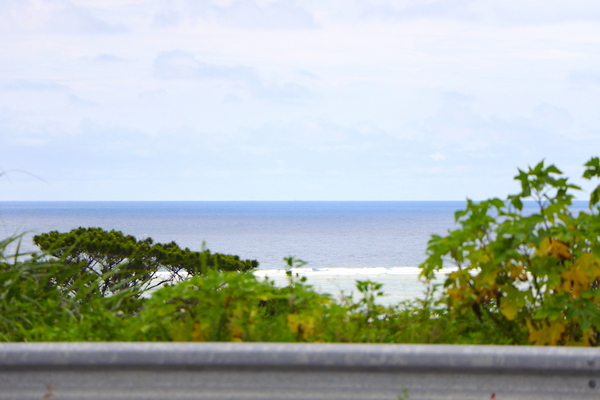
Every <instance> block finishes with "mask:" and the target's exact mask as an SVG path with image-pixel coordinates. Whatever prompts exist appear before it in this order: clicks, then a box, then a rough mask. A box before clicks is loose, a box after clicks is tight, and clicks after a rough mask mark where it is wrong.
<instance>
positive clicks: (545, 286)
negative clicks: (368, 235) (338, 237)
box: [421, 158, 600, 345]
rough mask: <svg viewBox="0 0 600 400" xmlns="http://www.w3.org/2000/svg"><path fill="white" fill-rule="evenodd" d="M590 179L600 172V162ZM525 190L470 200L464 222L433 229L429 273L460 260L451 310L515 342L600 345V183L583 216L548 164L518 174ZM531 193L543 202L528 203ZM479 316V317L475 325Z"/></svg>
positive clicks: (449, 284)
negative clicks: (442, 232) (439, 232)
mask: <svg viewBox="0 0 600 400" xmlns="http://www.w3.org/2000/svg"><path fill="white" fill-rule="evenodd" d="M585 167H586V169H585V172H584V174H583V177H584V178H586V179H592V178H594V177H599V176H600V160H599V159H598V158H592V159H591V160H590V161H589V162H588V163H587V164H585ZM515 179H516V180H518V181H519V182H520V184H521V192H520V193H518V194H516V195H512V196H508V198H506V199H498V198H495V199H490V200H487V201H483V202H479V203H475V202H473V201H468V202H467V207H466V209H465V210H463V211H458V212H457V213H456V221H457V223H458V224H459V225H460V227H459V228H458V229H456V230H454V231H451V232H449V233H448V235H447V236H444V237H441V236H434V237H433V238H432V239H431V241H430V242H429V248H428V258H427V260H426V261H425V262H424V263H423V265H422V266H421V267H422V269H423V270H422V275H423V277H425V278H428V279H431V278H433V276H434V273H435V271H438V270H440V269H441V268H443V267H445V266H448V264H451V265H453V266H454V267H456V268H457V270H456V271H455V272H452V273H451V274H450V275H449V276H448V279H447V280H446V282H445V284H444V292H443V296H442V301H443V303H445V306H446V308H445V310H446V311H447V312H448V313H449V314H450V315H451V316H455V317H456V318H464V317H465V316H466V318H471V317H475V318H476V321H477V322H479V323H482V324H483V323H485V324H490V323H491V324H493V325H495V326H496V329H497V334H498V335H501V336H503V337H505V338H509V339H510V341H511V342H513V343H526V342H530V343H533V344H539V345H597V344H598V339H599V335H600V308H599V306H600V291H599V288H598V284H599V282H600V241H599V238H600V217H599V215H598V211H599V209H598V206H597V203H598V201H599V196H600V186H599V187H597V188H596V189H595V190H593V191H592V194H591V196H590V201H589V207H588V208H589V212H580V213H578V214H577V215H575V214H574V213H573V212H572V211H571V209H572V207H571V206H572V201H573V199H574V195H573V192H575V191H579V190H580V188H579V187H577V186H576V185H573V184H571V183H569V181H568V179H567V178H565V177H564V176H562V173H561V171H560V170H559V169H558V168H556V167H555V166H553V165H550V166H545V165H544V162H541V163H539V164H537V165H536V166H535V167H534V168H529V169H528V170H527V171H521V170H519V174H518V175H517V176H516V177H515ZM528 200H529V201H533V202H534V203H535V206H536V209H535V210H533V211H532V210H529V209H527V208H524V207H523V204H524V202H525V201H528ZM473 326H477V324H475V325H473V324H471V329H472V328H473Z"/></svg>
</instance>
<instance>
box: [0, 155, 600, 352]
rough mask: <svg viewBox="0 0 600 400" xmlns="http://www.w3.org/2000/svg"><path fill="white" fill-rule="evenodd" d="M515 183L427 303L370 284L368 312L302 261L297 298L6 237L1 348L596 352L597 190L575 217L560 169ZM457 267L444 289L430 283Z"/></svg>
mask: <svg viewBox="0 0 600 400" xmlns="http://www.w3.org/2000/svg"><path fill="white" fill-rule="evenodd" d="M585 168H586V169H585V171H584V174H583V177H584V178H585V179H595V178H599V177H600V160H599V159H598V158H592V159H591V160H590V161H589V162H588V163H586V164H585ZM515 179H516V180H517V181H518V182H519V183H520V185H521V191H520V193H518V194H515V195H511V196H508V197H507V198H506V199H498V198H493V199H489V200H486V201H482V202H474V201H471V200H468V201H467V204H466V208H465V209H464V210H461V211H457V212H456V214H455V218H456V222H457V224H458V226H459V227H458V228H457V229H455V230H452V231H449V232H448V234H447V235H445V236H432V238H431V240H430V241H429V246H428V250H427V252H428V254H427V259H426V260H425V262H424V263H423V264H422V265H421V269H422V271H421V276H422V278H423V279H425V280H426V281H428V282H429V283H430V284H429V285H428V289H427V292H426V293H425V296H424V298H423V299H417V300H413V301H407V302H404V303H401V304H399V305H396V306H387V307H386V306H382V305H380V304H379V299H380V298H381V297H382V296H383V295H384V294H383V285H382V284H380V283H376V282H371V281H358V282H357V283H356V285H357V292H358V297H357V299H354V297H353V296H349V297H343V298H341V300H338V301H336V300H334V299H333V298H332V297H331V296H329V295H327V294H321V293H318V292H316V291H315V290H314V289H313V288H312V287H311V286H310V285H308V284H307V282H306V278H303V277H300V276H299V274H298V273H297V272H296V271H295V268H298V267H302V266H303V265H305V264H306V263H305V262H304V261H302V260H299V259H296V258H294V257H287V258H285V259H284V261H285V267H286V269H287V271H286V273H287V276H288V284H287V286H285V287H277V286H275V284H274V283H273V282H272V281H269V280H267V279H265V280H258V279H257V278H256V277H255V276H254V275H253V274H251V273H250V272H249V271H251V270H252V269H254V268H256V266H257V265H258V263H257V262H256V261H248V260H245V261H242V260H240V259H239V257H237V256H226V255H221V254H211V253H210V252H209V251H208V250H203V251H201V252H193V251H190V250H189V249H181V248H180V247H179V246H177V245H176V244H175V243H173V242H171V243H168V244H160V243H156V244H155V243H154V242H153V241H152V239H144V240H137V239H136V238H134V237H133V236H126V235H123V234H122V233H121V232H117V231H110V232H106V231H103V230H102V229H99V228H79V229H76V230H73V231H71V232H68V233H58V232H49V233H46V234H42V235H38V236H36V237H35V238H34V240H35V243H36V244H38V245H39V246H40V248H41V249H42V251H43V252H44V253H43V254H41V255H40V254H35V253H31V254H21V253H19V250H18V249H19V243H20V240H21V239H20V238H19V237H14V238H8V239H6V240H4V241H2V242H0V340H2V341H93V340H96V341H100V340H102V341H132V340H137V341H277V342H363V343H455V344H529V343H533V344H538V345H598V342H599V339H600V288H599V283H600V240H599V239H600V216H599V206H598V203H600V186H599V187H597V188H596V189H595V190H593V191H592V193H591V195H590V201H589V212H580V213H578V214H577V215H575V213H573V212H572V211H571V208H572V207H571V206H572V202H573V199H574V195H573V193H574V192H576V191H579V190H580V189H579V188H578V187H577V186H575V185H573V184H571V183H570V182H569V181H568V180H567V179H566V178H565V177H563V176H562V172H561V171H560V170H559V169H558V168H556V167H555V166H553V165H550V166H546V165H545V164H544V162H541V163H539V164H537V165H536V166H535V167H533V168H529V169H528V170H526V171H521V170H519V173H518V175H517V176H516V177H515ZM531 202H533V203H531ZM530 203H531V204H535V209H533V210H532V209H531V208H530V207H528V205H529V204H530ZM15 246H16V248H17V250H16V252H13V253H14V254H11V255H10V256H8V255H7V254H9V251H8V248H9V247H15ZM448 266H453V267H454V270H453V272H451V273H450V274H449V275H448V276H447V279H446V280H445V282H444V284H443V285H434V284H431V282H432V281H433V279H434V278H435V274H436V273H439V271H440V270H442V269H444V268H445V267H448ZM161 284H162V287H161V288H159V289H157V290H154V291H150V290H149V289H151V288H153V287H155V286H156V285H161Z"/></svg>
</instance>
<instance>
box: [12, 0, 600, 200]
mask: <svg viewBox="0 0 600 400" xmlns="http://www.w3.org/2000/svg"><path fill="white" fill-rule="evenodd" d="M599 150H600V6H599V5H598V2H597V0H570V1H568V2H567V1H564V0H528V1H523V0H368V1H367V0H344V1H341V0H70V1H69V0H2V1H0V170H1V171H4V172H6V174H4V175H3V176H2V177H1V178H0V200H35V201H46V200H464V199H465V198H471V199H475V200H481V199H486V198H489V197H493V196H500V197H505V196H506V195H508V194H510V193H515V192H516V191H517V190H518V185H517V184H516V183H515V182H514V181H513V179H512V177H513V176H514V175H516V173H517V168H527V166H529V165H534V164H536V163H538V162H539V161H541V160H542V159H545V160H546V162H547V163H549V164H550V163H553V164H555V165H557V166H558V167H559V168H560V169H562V170H563V171H564V172H565V173H566V174H567V175H568V176H570V177H572V178H574V181H575V182H576V183H580V180H578V179H576V178H578V177H580V176H581V174H582V171H583V167H582V165H583V164H584V163H585V162H586V161H587V160H588V159H589V158H590V157H592V156H597V155H598V154H599V153H600V151H599ZM588 186H589V185H588Z"/></svg>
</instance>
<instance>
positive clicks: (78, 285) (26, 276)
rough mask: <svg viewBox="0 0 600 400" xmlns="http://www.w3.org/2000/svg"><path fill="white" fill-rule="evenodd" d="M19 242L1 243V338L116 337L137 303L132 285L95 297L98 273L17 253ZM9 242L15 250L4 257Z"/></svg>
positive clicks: (27, 339) (18, 238) (23, 339)
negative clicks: (105, 295) (106, 295)
mask: <svg viewBox="0 0 600 400" xmlns="http://www.w3.org/2000/svg"><path fill="white" fill-rule="evenodd" d="M20 240H21V238H20V237H12V238H8V239H6V240H4V241H2V242H0V340H2V341H42V340H43V341H53V340H73V341H78V340H114V339H115V338H116V337H117V335H118V330H117V329H116V327H117V326H118V325H119V322H120V320H122V319H123V318H124V317H126V316H131V315H132V314H134V313H135V312H137V310H138V309H139V307H140V306H141V301H142V300H141V299H140V298H139V295H140V294H141V293H140V292H139V291H138V290H137V289H136V288H132V287H124V286H126V285H123V287H122V286H120V285H115V287H114V293H113V294H112V295H111V296H109V297H104V296H99V295H98V293H99V291H98V286H99V285H100V284H101V282H102V277H97V276H96V275H93V276H89V275H87V276H86V275H81V274H79V267H78V266H77V265H74V264H63V263H60V262H57V261H49V260H46V259H43V258H41V257H40V256H39V255H37V254H32V253H20V252H19V251H18V248H19V246H18V245H19V244H20ZM11 245H17V251H16V253H15V254H12V255H11V256H10V257H8V256H6V254H7V252H8V251H7V248H8V247H9V246H11ZM73 276H76V277H75V278H73ZM67 281H68V282H69V285H63V284H61V283H62V282H67Z"/></svg>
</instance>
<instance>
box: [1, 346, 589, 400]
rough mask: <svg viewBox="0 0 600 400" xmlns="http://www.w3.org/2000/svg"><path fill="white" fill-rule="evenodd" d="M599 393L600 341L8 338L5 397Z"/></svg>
mask: <svg viewBox="0 0 600 400" xmlns="http://www.w3.org/2000/svg"><path fill="white" fill-rule="evenodd" d="M592 398H593V399H599V398H600V349H598V348H567V347H546V348H539V347H525V346H524V347H516V346H458V345H385V344H279V343H4V344H0V399H38V400H46V399H52V400H60V399H340V400H341V399H344V400H349V399H391V400H398V399H465V400H467V399H499V400H502V399H544V400H546V399H592Z"/></svg>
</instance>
